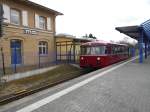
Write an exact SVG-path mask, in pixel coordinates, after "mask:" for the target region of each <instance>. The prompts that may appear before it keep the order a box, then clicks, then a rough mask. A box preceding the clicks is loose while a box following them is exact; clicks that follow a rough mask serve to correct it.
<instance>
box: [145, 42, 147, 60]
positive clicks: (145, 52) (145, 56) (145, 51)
mask: <svg viewBox="0 0 150 112" xmlns="http://www.w3.org/2000/svg"><path fill="white" fill-rule="evenodd" d="M145 59H147V41H145Z"/></svg>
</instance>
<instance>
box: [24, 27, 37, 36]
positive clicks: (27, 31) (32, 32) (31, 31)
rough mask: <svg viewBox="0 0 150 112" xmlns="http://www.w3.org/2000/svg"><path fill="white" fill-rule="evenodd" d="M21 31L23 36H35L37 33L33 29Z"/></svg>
mask: <svg viewBox="0 0 150 112" xmlns="http://www.w3.org/2000/svg"><path fill="white" fill-rule="evenodd" d="M23 30H24V34H30V35H37V31H36V30H34V29H29V28H25V29H23Z"/></svg>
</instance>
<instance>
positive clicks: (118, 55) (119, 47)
mask: <svg viewBox="0 0 150 112" xmlns="http://www.w3.org/2000/svg"><path fill="white" fill-rule="evenodd" d="M127 58H128V46H127V45H124V44H116V43H109V42H105V41H95V42H88V43H84V44H82V45H81V55H80V67H83V68H84V67H92V68H103V67H105V66H108V65H111V64H113V63H116V62H119V61H122V60H125V59H127Z"/></svg>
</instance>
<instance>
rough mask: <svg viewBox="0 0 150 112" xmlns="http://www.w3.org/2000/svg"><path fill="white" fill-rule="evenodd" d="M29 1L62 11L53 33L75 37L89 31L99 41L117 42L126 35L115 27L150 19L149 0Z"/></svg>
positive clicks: (136, 23)
mask: <svg viewBox="0 0 150 112" xmlns="http://www.w3.org/2000/svg"><path fill="white" fill-rule="evenodd" d="M31 1H33V2H36V3H38V4H41V5H44V6H46V7H48V8H51V9H54V10H56V11H59V12H61V13H63V14H64V15H62V16H58V17H57V18H56V33H57V34H59V33H66V34H70V35H74V36H76V37H82V36H84V35H85V34H89V33H92V34H93V35H94V36H96V37H97V38H98V39H100V40H106V41H109V40H113V41H119V40H122V39H123V38H124V37H127V36H126V35H124V34H121V33H119V32H118V31H116V30H115V27H120V26H130V25H140V24H141V23H142V22H144V21H146V20H148V19H150V14H149V11H150V0H31ZM131 41H132V39H131Z"/></svg>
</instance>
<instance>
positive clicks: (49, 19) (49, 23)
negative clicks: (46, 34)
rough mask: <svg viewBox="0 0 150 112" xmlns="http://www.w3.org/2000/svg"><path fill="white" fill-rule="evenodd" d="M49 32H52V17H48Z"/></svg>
mask: <svg viewBox="0 0 150 112" xmlns="http://www.w3.org/2000/svg"><path fill="white" fill-rule="evenodd" d="M47 30H52V27H51V18H50V17H47Z"/></svg>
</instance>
